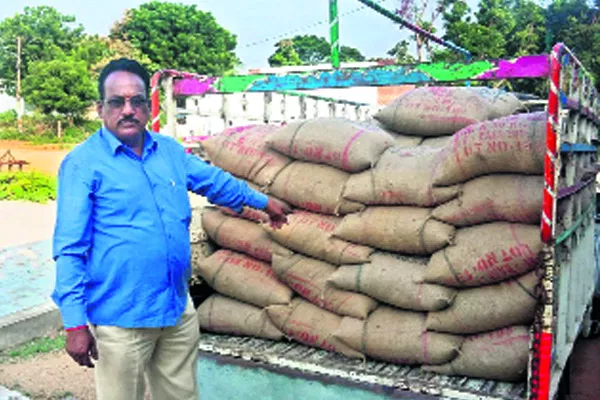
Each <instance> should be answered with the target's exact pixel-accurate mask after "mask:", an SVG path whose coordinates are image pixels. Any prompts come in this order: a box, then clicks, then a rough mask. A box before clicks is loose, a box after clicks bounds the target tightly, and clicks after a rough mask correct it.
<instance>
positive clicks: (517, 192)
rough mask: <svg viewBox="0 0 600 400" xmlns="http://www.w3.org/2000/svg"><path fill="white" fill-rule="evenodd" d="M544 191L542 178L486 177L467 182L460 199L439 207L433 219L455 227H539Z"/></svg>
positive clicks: (530, 176)
mask: <svg viewBox="0 0 600 400" xmlns="http://www.w3.org/2000/svg"><path fill="white" fill-rule="evenodd" d="M543 190H544V178H543V177H542V176H535V175H488V176H482V177H480V178H475V179H473V180H470V181H468V182H466V183H465V184H464V185H463V186H462V188H461V191H460V194H459V196H458V197H457V198H456V199H454V200H451V201H450V202H448V203H445V204H442V205H440V206H438V207H437V208H436V209H435V210H433V213H432V214H431V215H432V216H433V217H434V218H435V219H438V220H440V221H444V222H447V223H449V224H452V225H454V226H470V225H477V224H481V223H484V222H494V221H507V222H519V223H523V224H536V223H539V221H540V215H541V213H542V195H543Z"/></svg>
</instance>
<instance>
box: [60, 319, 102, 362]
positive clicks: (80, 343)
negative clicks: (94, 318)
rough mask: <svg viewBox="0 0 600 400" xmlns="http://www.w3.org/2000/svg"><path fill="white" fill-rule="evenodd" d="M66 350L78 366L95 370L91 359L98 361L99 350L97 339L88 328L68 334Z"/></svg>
mask: <svg viewBox="0 0 600 400" xmlns="http://www.w3.org/2000/svg"><path fill="white" fill-rule="evenodd" d="M66 350H67V353H68V354H69V355H70V356H71V358H72V359H73V360H75V362H76V363H77V364H79V365H81V366H84V367H89V368H94V364H92V360H91V359H90V357H91V358H93V359H94V360H97V359H98V349H97V348H96V339H94V336H92V334H91V332H90V331H89V329H88V328H87V327H85V328H83V329H79V330H76V331H70V332H67V345H66Z"/></svg>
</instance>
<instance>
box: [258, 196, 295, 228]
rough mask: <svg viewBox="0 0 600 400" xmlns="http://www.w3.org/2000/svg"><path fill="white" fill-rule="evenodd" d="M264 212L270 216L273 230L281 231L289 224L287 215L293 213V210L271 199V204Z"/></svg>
mask: <svg viewBox="0 0 600 400" xmlns="http://www.w3.org/2000/svg"><path fill="white" fill-rule="evenodd" d="M264 211H265V212H266V213H267V214H269V218H270V223H269V224H270V225H271V228H273V229H279V228H281V227H282V226H283V225H285V224H287V222H288V220H287V214H289V213H291V212H292V209H291V208H290V206H288V205H287V204H285V203H284V202H282V201H279V200H277V199H274V198H272V197H269V203H267V208H265V210H264Z"/></svg>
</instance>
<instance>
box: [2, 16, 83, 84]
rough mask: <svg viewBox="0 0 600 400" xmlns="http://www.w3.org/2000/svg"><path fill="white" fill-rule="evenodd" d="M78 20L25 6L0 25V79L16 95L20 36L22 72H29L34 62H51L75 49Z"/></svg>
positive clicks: (80, 31)
mask: <svg viewBox="0 0 600 400" xmlns="http://www.w3.org/2000/svg"><path fill="white" fill-rule="evenodd" d="M74 22H75V18H74V17H72V16H69V15H63V14H61V13H59V12H58V11H57V10H56V9H55V8H53V7H49V6H39V7H25V9H24V12H23V13H21V14H16V15H15V16H14V17H10V18H6V19H5V20H4V21H2V22H1V23H0V80H3V81H4V83H5V85H6V86H7V89H8V91H9V93H11V94H14V91H15V80H16V75H17V72H16V70H17V67H16V62H17V37H21V43H22V45H21V46H22V51H21V73H22V76H23V77H25V76H27V75H28V73H29V65H30V64H31V63H34V62H40V61H42V62H43V61H50V60H53V59H55V58H56V57H58V56H60V55H61V54H63V52H70V51H71V50H72V49H74V48H76V47H77V45H78V43H79V42H80V40H81V37H82V33H83V27H81V26H74Z"/></svg>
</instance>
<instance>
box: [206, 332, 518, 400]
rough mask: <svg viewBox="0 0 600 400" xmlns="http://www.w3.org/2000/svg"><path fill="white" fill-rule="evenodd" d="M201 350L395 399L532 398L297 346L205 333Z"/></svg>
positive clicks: (505, 386) (496, 385) (500, 385)
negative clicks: (383, 394)
mask: <svg viewBox="0 0 600 400" xmlns="http://www.w3.org/2000/svg"><path fill="white" fill-rule="evenodd" d="M199 350H200V352H201V353H206V354H207V355H213V356H220V357H224V358H228V359H231V360H232V362H235V360H240V361H243V362H245V363H252V364H255V365H256V366H258V367H262V368H266V369H269V370H272V371H278V370H279V371H281V372H282V373H286V371H291V372H292V373H295V374H300V375H302V376H305V377H306V378H307V379H315V380H325V381H330V382H333V383H339V384H354V385H360V386H361V387H363V388H369V389H371V390H376V391H378V392H382V391H383V392H385V393H386V394H388V395H390V398H402V397H404V398H406V395H407V394H411V393H414V394H421V395H422V396H423V397H422V398H423V399H426V398H443V399H503V400H516V399H519V400H521V399H525V398H526V395H527V385H526V384H525V382H523V383H508V382H497V381H491V380H482V379H472V378H466V377H452V376H446V375H438V374H434V373H431V372H426V371H423V370H421V368H419V367H410V366H401V365H394V364H389V363H385V362H379V361H373V360H367V361H361V360H351V359H348V358H346V357H344V356H342V355H340V354H337V353H332V352H328V351H324V350H320V349H315V348H311V347H307V346H304V345H302V344H299V343H296V342H285V341H284V342H275V341H270V340H264V339H255V338H249V337H236V336H227V335H215V334H209V333H203V334H202V337H201V341H200V346H199ZM287 373H289V372H287ZM415 397H416V396H415ZM415 397H412V398H415Z"/></svg>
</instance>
